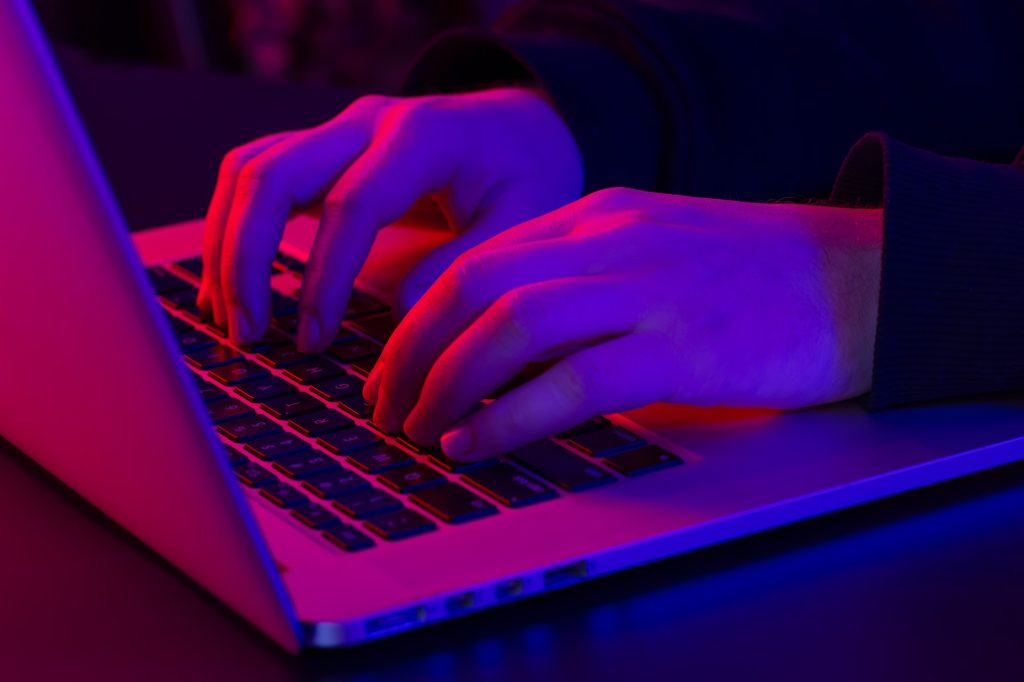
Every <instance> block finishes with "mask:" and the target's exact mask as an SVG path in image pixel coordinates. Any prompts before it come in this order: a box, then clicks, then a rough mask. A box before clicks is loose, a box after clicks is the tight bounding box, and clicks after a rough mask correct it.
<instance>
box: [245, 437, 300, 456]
mask: <svg viewBox="0 0 1024 682" xmlns="http://www.w3.org/2000/svg"><path fill="white" fill-rule="evenodd" d="M245 449H246V450H248V451H249V452H251V453H252V454H254V455H256V456H257V457H259V458H260V459H262V460H266V461H268V462H270V461H273V460H275V459H281V458H282V457H287V456H288V455H294V454H296V453H299V452H304V451H306V450H309V449H310V448H309V443H307V442H306V441H304V440H302V439H301V438H299V437H298V436H296V435H295V434H294V433H287V432H285V431H281V432H280V433H275V434H273V435H270V436H265V437H263V438H257V439H256V440H253V441H250V442H249V443H246V445H245Z"/></svg>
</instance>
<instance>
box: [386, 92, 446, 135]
mask: <svg viewBox="0 0 1024 682" xmlns="http://www.w3.org/2000/svg"><path fill="white" fill-rule="evenodd" d="M438 110H439V108H438V106H437V98H435V97H414V98H407V99H399V100H396V101H395V102H394V103H393V104H392V105H391V106H389V107H388V108H387V109H386V110H384V111H383V112H382V113H381V115H380V117H379V118H378V120H377V129H378V130H387V131H392V132H397V131H401V130H407V129H415V130H420V129H422V128H423V127H425V126H426V125H428V124H429V122H430V121H431V120H432V119H433V117H434V114H435V113H436V112H437V111H438Z"/></svg>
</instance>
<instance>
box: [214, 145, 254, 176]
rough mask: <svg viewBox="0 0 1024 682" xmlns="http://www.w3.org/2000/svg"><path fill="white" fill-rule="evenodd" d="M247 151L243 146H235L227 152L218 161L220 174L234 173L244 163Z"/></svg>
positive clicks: (240, 168) (236, 172)
mask: <svg viewBox="0 0 1024 682" xmlns="http://www.w3.org/2000/svg"><path fill="white" fill-rule="evenodd" d="M248 156H249V155H248V153H247V150H246V148H245V147H235V148H234V149H232V150H231V151H229V152H228V153H227V154H225V155H224V158H223V159H221V162H220V173H221V175H236V174H238V172H239V171H240V170H242V166H243V165H245V162H246V160H247V159H248Z"/></svg>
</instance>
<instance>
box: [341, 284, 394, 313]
mask: <svg viewBox="0 0 1024 682" xmlns="http://www.w3.org/2000/svg"><path fill="white" fill-rule="evenodd" d="M387 309H388V307H387V306H386V305H385V304H383V303H381V302H380V301H378V300H377V299H375V298H373V297H372V296H367V295H366V294H361V293H359V292H358V291H353V292H352V295H351V296H350V297H349V299H348V305H347V306H345V318H346V319H351V318H353V317H363V316H364V315H372V314H373V313H380V312H383V311H385V310H387Z"/></svg>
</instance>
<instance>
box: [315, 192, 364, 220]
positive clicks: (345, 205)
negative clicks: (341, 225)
mask: <svg viewBox="0 0 1024 682" xmlns="http://www.w3.org/2000/svg"><path fill="white" fill-rule="evenodd" d="M369 205H370V199H369V197H367V195H366V192H364V191H361V190H359V189H356V188H355V187H347V186H342V185H339V186H337V187H335V188H334V189H332V190H331V191H330V192H329V193H328V194H327V198H325V199H324V203H323V213H324V215H325V216H328V217H335V218H336V217H338V216H342V215H353V214H356V213H359V212H360V211H362V210H363V209H366V208H368V207H369Z"/></svg>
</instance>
